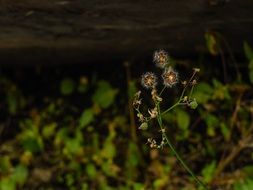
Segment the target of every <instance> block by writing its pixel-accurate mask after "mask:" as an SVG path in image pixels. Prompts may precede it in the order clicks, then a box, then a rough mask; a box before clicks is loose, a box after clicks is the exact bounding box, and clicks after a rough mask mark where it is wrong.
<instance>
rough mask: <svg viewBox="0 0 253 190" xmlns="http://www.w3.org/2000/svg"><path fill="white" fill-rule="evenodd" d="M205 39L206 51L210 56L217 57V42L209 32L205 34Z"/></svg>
mask: <svg viewBox="0 0 253 190" xmlns="http://www.w3.org/2000/svg"><path fill="white" fill-rule="evenodd" d="M205 39H206V45H207V49H208V51H209V52H210V53H211V54H212V55H217V54H218V53H219V48H218V42H217V40H216V38H215V36H214V35H213V34H211V33H210V32H206V33H205Z"/></svg>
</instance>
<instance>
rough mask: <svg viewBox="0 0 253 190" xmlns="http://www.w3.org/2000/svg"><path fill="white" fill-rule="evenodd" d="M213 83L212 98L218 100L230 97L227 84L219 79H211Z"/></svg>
mask: <svg viewBox="0 0 253 190" xmlns="http://www.w3.org/2000/svg"><path fill="white" fill-rule="evenodd" d="M213 85H214V93H213V97H212V98H213V99H218V100H224V99H228V100H229V99H231V96H230V94H229V90H228V86H227V85H223V84H222V83H221V82H220V81H218V80H216V79H213Z"/></svg>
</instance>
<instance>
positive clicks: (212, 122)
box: [205, 114, 219, 137]
mask: <svg viewBox="0 0 253 190" xmlns="http://www.w3.org/2000/svg"><path fill="white" fill-rule="evenodd" d="M205 122H206V125H207V134H208V135H209V136H211V137H213V136H215V128H216V127H217V126H218V125H219V120H218V118H217V117H215V116H214V115H212V114H208V115H207V116H206V117H205Z"/></svg>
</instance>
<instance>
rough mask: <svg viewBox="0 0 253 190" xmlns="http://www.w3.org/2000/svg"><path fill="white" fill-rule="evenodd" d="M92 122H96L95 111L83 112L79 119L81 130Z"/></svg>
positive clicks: (87, 110)
mask: <svg viewBox="0 0 253 190" xmlns="http://www.w3.org/2000/svg"><path fill="white" fill-rule="evenodd" d="M92 121H94V112H93V110H92V109H91V108H90V109H86V110H84V111H83V113H82V115H81V117H80V119H79V126H80V127H81V128H83V127H85V126H87V125H89V124H90V123H91V122H92Z"/></svg>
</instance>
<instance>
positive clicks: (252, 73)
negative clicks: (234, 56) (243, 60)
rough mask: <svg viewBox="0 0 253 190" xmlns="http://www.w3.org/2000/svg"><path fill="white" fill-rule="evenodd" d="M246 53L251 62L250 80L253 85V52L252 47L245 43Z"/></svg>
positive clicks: (249, 66)
mask: <svg viewBox="0 0 253 190" xmlns="http://www.w3.org/2000/svg"><path fill="white" fill-rule="evenodd" d="M243 45H244V52H245V55H246V57H247V58H248V60H249V65H248V68H249V79H250V82H251V83H252V84H253V50H252V49H251V47H250V46H249V44H248V43H247V42H244V44H243Z"/></svg>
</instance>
